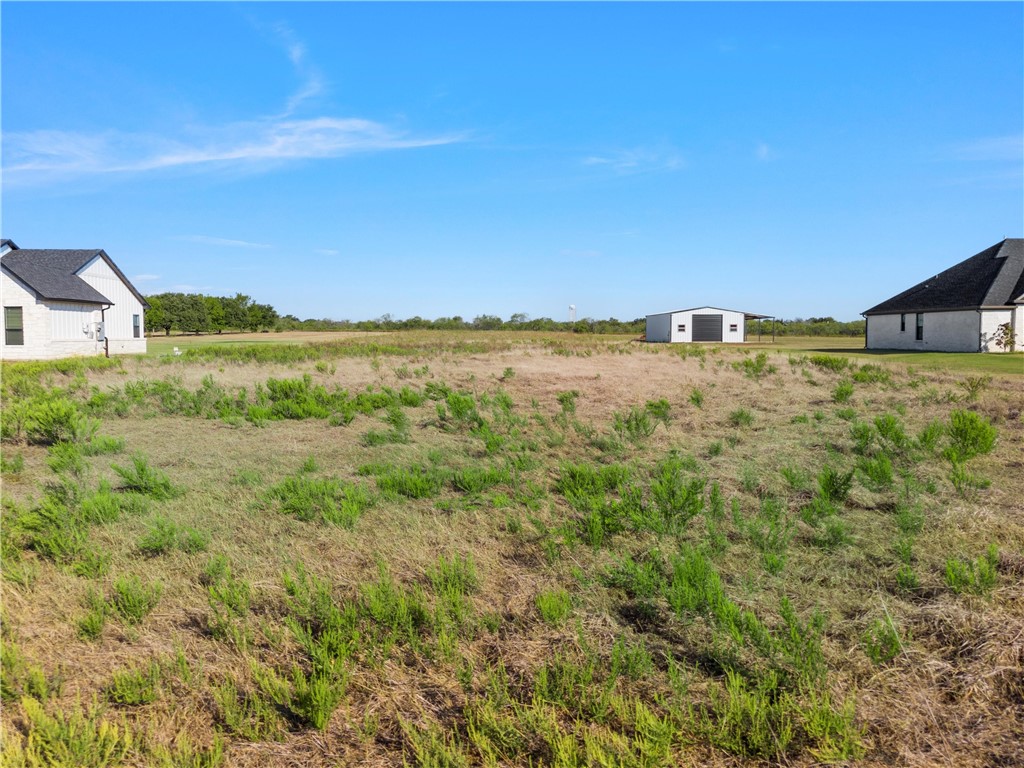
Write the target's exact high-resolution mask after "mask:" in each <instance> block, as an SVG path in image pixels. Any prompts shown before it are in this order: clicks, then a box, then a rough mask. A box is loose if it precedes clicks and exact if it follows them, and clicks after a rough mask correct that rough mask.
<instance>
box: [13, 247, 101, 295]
mask: <svg viewBox="0 0 1024 768" xmlns="http://www.w3.org/2000/svg"><path fill="white" fill-rule="evenodd" d="M102 253H103V251H101V250H98V249H96V248H93V249H91V250H74V251H68V250H50V249H40V250H33V249H18V250H16V251H9V252H7V253H5V254H4V256H3V259H2V262H0V263H3V265H4V267H6V268H7V269H8V270H9V271H10V272H11V273H12V274H14V275H15V277H17V278H18V279H19V280H21V281H22V282H23V283H25V285H27V286H28V287H29V288H31V289H32V290H33V291H35V292H36V293H38V294H39V296H40V297H42V298H44V299H53V300H57V301H78V302H81V303H83V304H111V303H112V302H111V301H110V299H108V298H107V297H106V296H104V295H103V294H102V293H100V292H99V291H97V290H96V289H95V288H93V287H92V286H91V285H89V284H88V283H87V282H85V280H83V279H82V278H80V277H79V276H78V275H76V274H75V272H77V271H78V270H80V269H81V268H82V267H84V266H85V265H86V264H87V263H88V262H89V261H91V260H92V259H93V258H95V257H96V256H99V255H101V254H102Z"/></svg>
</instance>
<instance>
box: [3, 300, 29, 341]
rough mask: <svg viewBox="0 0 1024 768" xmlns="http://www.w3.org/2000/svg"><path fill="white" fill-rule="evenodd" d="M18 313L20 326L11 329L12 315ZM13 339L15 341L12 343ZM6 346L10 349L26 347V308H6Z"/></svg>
mask: <svg viewBox="0 0 1024 768" xmlns="http://www.w3.org/2000/svg"><path fill="white" fill-rule="evenodd" d="M15 311H17V313H18V325H17V327H14V328H12V327H11V319H10V318H11V315H12V314H13V313H14V312H15ZM12 339H15V340H14V341H12ZM4 344H6V345H7V346H9V347H23V346H25V308H24V307H4Z"/></svg>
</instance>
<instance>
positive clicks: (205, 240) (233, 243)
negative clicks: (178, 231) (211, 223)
mask: <svg viewBox="0 0 1024 768" xmlns="http://www.w3.org/2000/svg"><path fill="white" fill-rule="evenodd" d="M174 239H175V240H184V241H185V242H188V243H202V244H203V245H224V246H228V247H229V248H260V249H266V248H273V247H274V246H272V245H269V244H267V243H250V242H249V241H248V240H230V239H228V238H226V237H208V236H207V235H179V236H178V237H175V238H174Z"/></svg>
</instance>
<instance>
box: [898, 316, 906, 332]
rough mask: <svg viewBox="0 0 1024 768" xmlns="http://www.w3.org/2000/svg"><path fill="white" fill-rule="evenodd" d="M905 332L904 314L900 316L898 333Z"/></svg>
mask: <svg viewBox="0 0 1024 768" xmlns="http://www.w3.org/2000/svg"><path fill="white" fill-rule="evenodd" d="M906 332H907V316H906V314H905V313H904V314H901V315H900V333H906Z"/></svg>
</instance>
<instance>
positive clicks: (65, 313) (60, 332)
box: [50, 304, 100, 341]
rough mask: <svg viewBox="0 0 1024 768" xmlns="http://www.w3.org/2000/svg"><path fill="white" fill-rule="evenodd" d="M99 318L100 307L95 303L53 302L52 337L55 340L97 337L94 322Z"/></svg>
mask: <svg viewBox="0 0 1024 768" xmlns="http://www.w3.org/2000/svg"><path fill="white" fill-rule="evenodd" d="M99 319H100V311H99V308H98V307H96V306H95V305H93V304H52V305H51V309H50V329H51V331H50V338H51V339H52V340H53V341H83V340H84V339H92V338H94V337H95V326H94V325H93V324H94V323H97V322H99Z"/></svg>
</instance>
